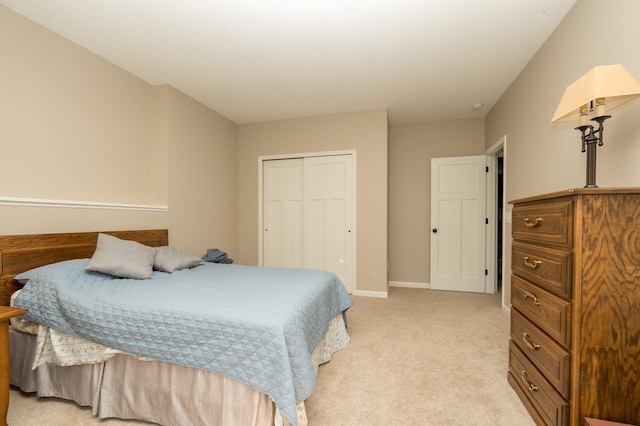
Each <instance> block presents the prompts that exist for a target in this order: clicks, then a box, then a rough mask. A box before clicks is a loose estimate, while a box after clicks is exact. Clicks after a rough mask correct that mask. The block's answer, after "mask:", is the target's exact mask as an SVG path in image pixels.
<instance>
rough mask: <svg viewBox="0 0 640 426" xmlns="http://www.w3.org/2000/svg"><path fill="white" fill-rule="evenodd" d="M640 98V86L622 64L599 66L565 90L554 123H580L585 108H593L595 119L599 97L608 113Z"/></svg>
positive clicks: (553, 119)
mask: <svg viewBox="0 0 640 426" xmlns="http://www.w3.org/2000/svg"><path fill="white" fill-rule="evenodd" d="M638 96H640V84H639V83H638V82H637V81H636V80H635V79H634V78H633V77H632V76H631V74H629V72H628V71H627V70H626V69H625V67H623V66H622V65H605V66H601V67H595V68H593V69H592V70H591V71H589V72H588V73H586V74H585V75H583V76H582V77H580V78H579V79H578V80H576V81H575V82H573V84H571V85H570V86H569V87H567V88H566V89H565V91H564V95H562V99H561V100H560V104H559V105H558V108H557V109H556V112H555V114H553V118H552V119H551V122H552V123H559V122H566V121H579V118H580V108H581V107H582V106H583V105H589V107H588V112H589V115H590V116H594V111H593V107H594V104H595V100H596V99H598V98H604V100H605V108H606V111H607V112H608V111H611V110H612V109H614V108H617V107H619V106H620V105H623V104H626V103H627V102H629V101H631V100H633V99H635V98H636V97H638ZM592 101H594V102H593V103H592ZM601 111H603V109H601V110H600V112H601ZM598 115H601V114H600V113H599V114H598Z"/></svg>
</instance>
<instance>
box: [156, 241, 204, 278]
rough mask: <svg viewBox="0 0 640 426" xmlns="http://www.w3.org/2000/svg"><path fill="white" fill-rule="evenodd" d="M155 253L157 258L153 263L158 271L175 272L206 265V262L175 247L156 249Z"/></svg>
mask: <svg viewBox="0 0 640 426" xmlns="http://www.w3.org/2000/svg"><path fill="white" fill-rule="evenodd" d="M155 251H156V258H155V260H154V262H153V269H155V270H156V271H163V272H173V271H177V270H180V269H185V268H192V267H194V266H198V265H202V264H204V261H203V260H202V259H200V258H199V257H195V256H191V255H190V254H188V253H185V252H183V251H182V250H178V249H177V248H175V247H171V246H162V247H156V248H155Z"/></svg>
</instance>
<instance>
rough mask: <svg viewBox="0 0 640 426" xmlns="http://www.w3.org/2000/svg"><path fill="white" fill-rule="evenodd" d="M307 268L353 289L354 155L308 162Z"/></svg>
mask: <svg viewBox="0 0 640 426" xmlns="http://www.w3.org/2000/svg"><path fill="white" fill-rule="evenodd" d="M304 170H305V175H304V176H305V179H304V201H305V203H304V248H305V250H304V256H305V262H304V265H305V267H306V268H313V269H324V270H327V271H331V272H333V273H334V274H336V275H337V276H338V277H339V278H340V279H341V280H342V282H343V283H344V285H345V287H346V288H347V289H351V284H352V265H353V260H352V256H353V250H352V241H353V232H352V216H353V213H352V210H353V195H352V194H353V173H352V161H351V155H334V156H326V157H308V158H305V168H304Z"/></svg>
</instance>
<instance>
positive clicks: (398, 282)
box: [389, 281, 431, 289]
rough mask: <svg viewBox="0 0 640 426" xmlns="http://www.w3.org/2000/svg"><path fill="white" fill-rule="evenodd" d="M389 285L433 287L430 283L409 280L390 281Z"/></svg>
mask: <svg viewBox="0 0 640 426" xmlns="http://www.w3.org/2000/svg"><path fill="white" fill-rule="evenodd" d="M389 287H408V288H424V289H429V288H431V284H429V283H412V282H407V281H389Z"/></svg>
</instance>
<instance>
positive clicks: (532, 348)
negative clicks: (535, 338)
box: [522, 331, 540, 351]
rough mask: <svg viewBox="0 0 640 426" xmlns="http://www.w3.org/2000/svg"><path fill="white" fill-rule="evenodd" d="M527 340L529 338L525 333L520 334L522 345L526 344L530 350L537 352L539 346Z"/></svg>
mask: <svg viewBox="0 0 640 426" xmlns="http://www.w3.org/2000/svg"><path fill="white" fill-rule="evenodd" d="M529 338H530V336H529V335H528V334H527V332H526V331H525V332H524V333H522V340H524V343H526V344H527V346H529V348H530V349H531V350H534V351H537V350H538V349H540V345H539V344H537V343H535V342H532V341H531V340H530V339H529Z"/></svg>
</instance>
